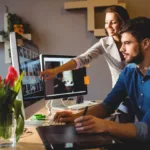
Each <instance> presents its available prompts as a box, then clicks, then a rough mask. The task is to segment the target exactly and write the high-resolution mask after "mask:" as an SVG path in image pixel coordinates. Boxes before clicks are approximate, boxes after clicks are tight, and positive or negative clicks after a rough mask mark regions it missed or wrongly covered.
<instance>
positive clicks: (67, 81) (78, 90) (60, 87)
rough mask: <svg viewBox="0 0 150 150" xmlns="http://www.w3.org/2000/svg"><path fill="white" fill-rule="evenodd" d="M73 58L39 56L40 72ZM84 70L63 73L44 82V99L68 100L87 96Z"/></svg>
mask: <svg viewBox="0 0 150 150" xmlns="http://www.w3.org/2000/svg"><path fill="white" fill-rule="evenodd" d="M73 57H75V56H67V55H65V56H64V55H45V54H41V55H40V63H41V71H44V70H46V69H52V68H55V67H58V66H61V65H63V64H65V63H66V62H68V61H70V60H71V59H72V58H73ZM85 78H86V68H85V67H83V68H80V69H77V70H69V71H64V72H62V73H59V74H57V75H56V76H55V77H54V78H53V79H51V80H47V81H45V99H57V98H68V97H73V96H78V95H86V94H87V85H86V84H85Z"/></svg>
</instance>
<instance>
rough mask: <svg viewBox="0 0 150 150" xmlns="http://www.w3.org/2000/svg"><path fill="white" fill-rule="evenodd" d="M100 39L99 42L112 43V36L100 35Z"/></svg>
mask: <svg viewBox="0 0 150 150" xmlns="http://www.w3.org/2000/svg"><path fill="white" fill-rule="evenodd" d="M100 41H101V42H104V43H112V42H114V40H113V37H112V36H106V37H102V38H101V39H100Z"/></svg>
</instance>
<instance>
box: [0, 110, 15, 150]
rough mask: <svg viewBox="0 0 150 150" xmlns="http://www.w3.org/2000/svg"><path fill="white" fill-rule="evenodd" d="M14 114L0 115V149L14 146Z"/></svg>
mask: <svg viewBox="0 0 150 150" xmlns="http://www.w3.org/2000/svg"><path fill="white" fill-rule="evenodd" d="M15 131H16V121H15V118H14V113H6V112H5V113H0V149H1V148H5V147H15V146H16V134H15Z"/></svg>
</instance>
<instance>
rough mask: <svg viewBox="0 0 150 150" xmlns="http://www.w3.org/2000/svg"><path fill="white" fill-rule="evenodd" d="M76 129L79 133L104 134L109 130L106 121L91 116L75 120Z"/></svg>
mask: <svg viewBox="0 0 150 150" xmlns="http://www.w3.org/2000/svg"><path fill="white" fill-rule="evenodd" d="M74 122H75V127H76V130H77V131H78V132H79V133H102V132H105V131H106V129H107V124H106V121H105V120H103V119H100V118H96V117H94V116H91V115H86V116H81V117H79V118H77V119H75V121H74Z"/></svg>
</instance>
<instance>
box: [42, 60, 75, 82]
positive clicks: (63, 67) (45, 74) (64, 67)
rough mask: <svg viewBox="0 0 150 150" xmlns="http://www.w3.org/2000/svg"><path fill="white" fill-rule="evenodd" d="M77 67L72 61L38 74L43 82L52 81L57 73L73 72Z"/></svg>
mask: <svg viewBox="0 0 150 150" xmlns="http://www.w3.org/2000/svg"><path fill="white" fill-rule="evenodd" d="M76 66H77V64H76V62H75V60H74V59H72V60H70V61H68V62H67V63H65V64H63V65H61V66H59V67H56V68H53V69H46V70H44V71H42V72H41V73H40V77H42V78H43V79H44V80H49V79H53V78H54V77H55V76H56V75H57V74H58V73H60V72H63V71H67V70H73V69H75V68H76Z"/></svg>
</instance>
